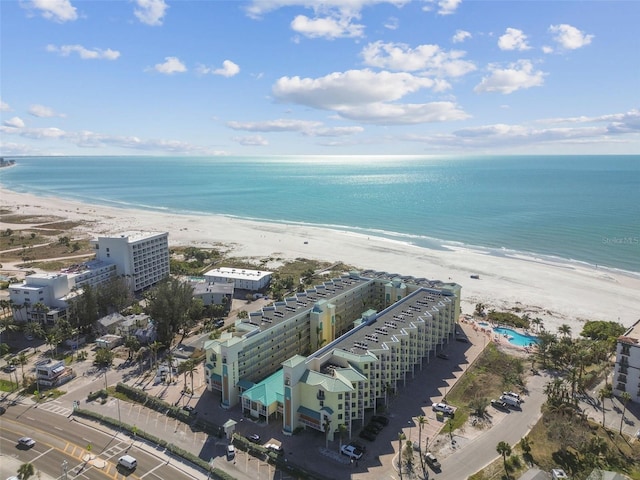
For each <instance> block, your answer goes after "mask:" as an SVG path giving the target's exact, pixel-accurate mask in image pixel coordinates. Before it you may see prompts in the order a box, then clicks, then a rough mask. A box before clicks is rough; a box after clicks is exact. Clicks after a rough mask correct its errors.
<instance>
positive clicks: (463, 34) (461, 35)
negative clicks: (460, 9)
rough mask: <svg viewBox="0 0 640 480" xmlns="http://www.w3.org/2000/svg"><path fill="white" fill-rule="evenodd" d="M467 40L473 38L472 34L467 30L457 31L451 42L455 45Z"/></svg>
mask: <svg viewBox="0 0 640 480" xmlns="http://www.w3.org/2000/svg"><path fill="white" fill-rule="evenodd" d="M467 38H471V33H469V32H467V31H466V30H456V33H455V35H454V36H453V38H452V39H451V41H452V42H453V43H462V42H464V41H465V40H466V39H467Z"/></svg>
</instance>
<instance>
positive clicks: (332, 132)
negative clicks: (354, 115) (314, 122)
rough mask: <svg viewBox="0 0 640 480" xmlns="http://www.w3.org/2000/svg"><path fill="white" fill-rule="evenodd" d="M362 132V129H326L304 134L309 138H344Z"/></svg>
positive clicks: (355, 127)
mask: <svg viewBox="0 0 640 480" xmlns="http://www.w3.org/2000/svg"><path fill="white" fill-rule="evenodd" d="M362 132H364V128H362V127H357V126H353V127H326V128H317V129H314V130H311V131H309V132H304V133H305V134H306V135H309V136H311V137H346V136H351V135H356V134H358V133H362Z"/></svg>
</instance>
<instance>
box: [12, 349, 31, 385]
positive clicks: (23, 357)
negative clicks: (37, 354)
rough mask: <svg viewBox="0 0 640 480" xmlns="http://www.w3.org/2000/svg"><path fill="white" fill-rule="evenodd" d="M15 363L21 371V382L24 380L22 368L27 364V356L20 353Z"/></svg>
mask: <svg viewBox="0 0 640 480" xmlns="http://www.w3.org/2000/svg"><path fill="white" fill-rule="evenodd" d="M15 361H16V362H17V363H19V364H20V369H21V370H22V380H24V366H25V365H26V364H27V363H29V358H28V357H27V354H26V353H24V352H20V353H19V354H18V356H17V357H15Z"/></svg>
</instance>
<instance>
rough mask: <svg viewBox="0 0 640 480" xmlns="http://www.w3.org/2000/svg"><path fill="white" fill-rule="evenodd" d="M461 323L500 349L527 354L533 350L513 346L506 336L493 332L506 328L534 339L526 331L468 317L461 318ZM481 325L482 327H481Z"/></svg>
mask: <svg viewBox="0 0 640 480" xmlns="http://www.w3.org/2000/svg"><path fill="white" fill-rule="evenodd" d="M461 322H463V323H467V324H470V325H471V326H472V327H473V330H474V331H476V332H479V333H482V334H484V335H486V336H487V339H488V340H489V341H492V342H494V343H495V344H497V345H499V346H501V347H505V348H509V349H511V350H512V351H514V352H519V353H524V354H528V353H530V352H531V351H532V349H533V348H532V347H529V346H519V345H515V344H513V343H511V342H510V341H509V338H508V336H506V335H500V334H497V333H495V332H494V331H493V329H494V328H508V329H509V330H513V331H514V332H517V333H520V334H521V335H527V336H532V337H535V335H531V333H529V331H528V330H523V329H520V328H515V327H498V326H494V325H492V324H491V323H490V322H487V321H485V320H481V321H478V320H475V319H474V318H469V317H466V318H463V319H462V320H461ZM481 323H482V324H484V325H481ZM534 348H535V347H534Z"/></svg>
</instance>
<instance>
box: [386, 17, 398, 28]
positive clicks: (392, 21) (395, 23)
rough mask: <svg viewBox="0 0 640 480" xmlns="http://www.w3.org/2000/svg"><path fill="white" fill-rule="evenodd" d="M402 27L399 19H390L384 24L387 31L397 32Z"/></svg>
mask: <svg viewBox="0 0 640 480" xmlns="http://www.w3.org/2000/svg"><path fill="white" fill-rule="evenodd" d="M399 26H400V20H398V18H397V17H389V19H388V20H387V21H386V22H384V28H386V29H387V30H397V29H398V27H399Z"/></svg>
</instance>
